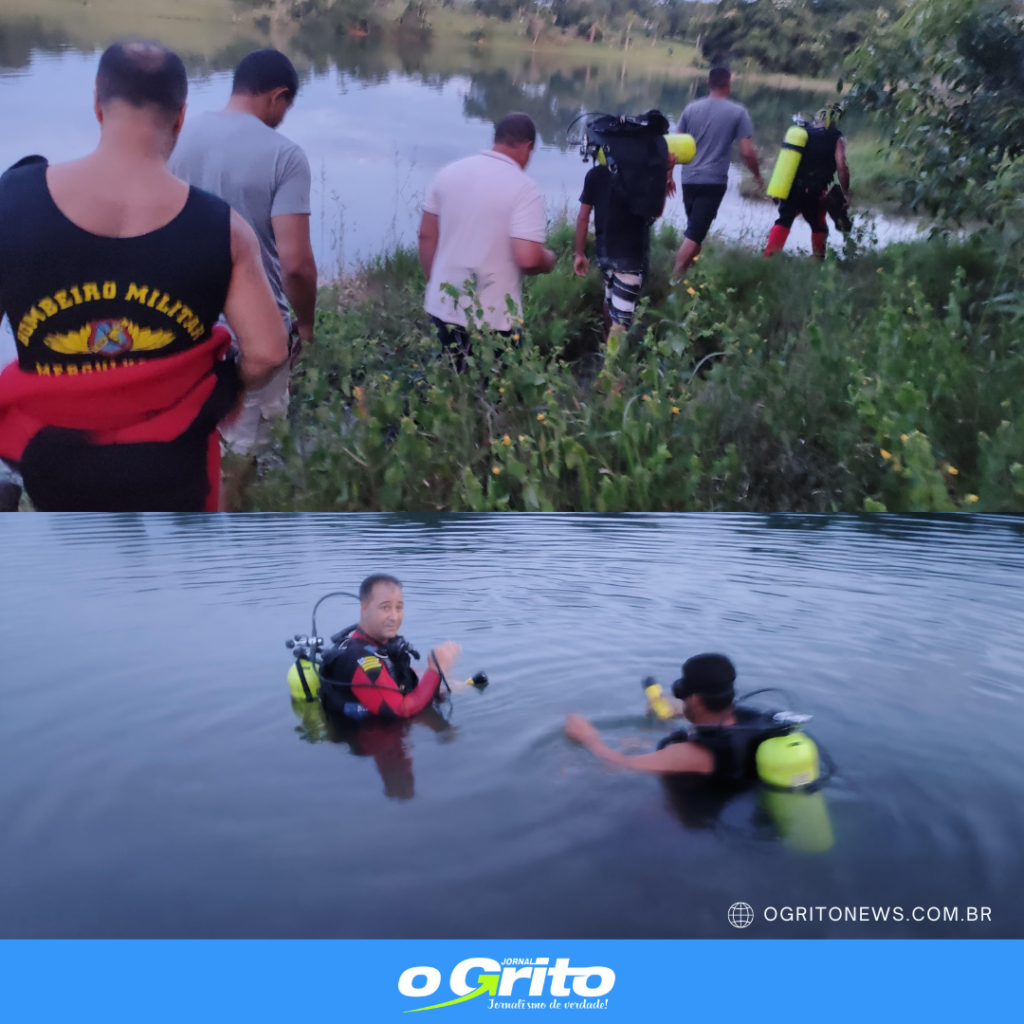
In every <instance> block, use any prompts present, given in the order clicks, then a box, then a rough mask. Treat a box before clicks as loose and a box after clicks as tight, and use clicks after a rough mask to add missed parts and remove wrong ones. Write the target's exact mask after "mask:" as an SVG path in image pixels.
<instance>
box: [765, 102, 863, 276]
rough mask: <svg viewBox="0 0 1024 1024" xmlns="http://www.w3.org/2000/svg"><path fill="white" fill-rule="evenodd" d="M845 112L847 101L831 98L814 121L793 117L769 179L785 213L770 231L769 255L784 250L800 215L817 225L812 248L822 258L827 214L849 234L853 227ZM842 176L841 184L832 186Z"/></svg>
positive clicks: (770, 193) (771, 194) (767, 250)
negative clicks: (842, 124)
mask: <svg viewBox="0 0 1024 1024" xmlns="http://www.w3.org/2000/svg"><path fill="white" fill-rule="evenodd" d="M842 116H843V108H842V106H841V105H840V104H838V103H830V104H828V106H826V107H823V108H822V109H821V110H819V111H818V113H817V114H816V115H815V117H814V120H813V121H811V122H808V121H805V120H803V119H802V118H801V117H799V115H798V116H797V117H794V118H793V122H794V123H793V127H792V128H790V129H789V131H788V132H786V141H785V142H784V143H783V148H782V151H781V152H780V153H779V158H778V160H777V161H776V164H775V170H774V171H773V173H772V177H771V181H770V182H769V183H768V195H769V196H771V197H772V198H773V199H776V200H778V203H779V216H778V219H777V220H776V221H775V224H774V225H773V226H772V229H771V231H770V232H769V234H768V243H767V245H765V248H764V254H765V256H772V255H774V254H775V253H777V252H781V250H782V248H783V247H784V246H785V244H786V240H787V239H788V238H789V232H790V229H791V228H792V227H793V221H794V220H795V219H796V217H797V215H800V216H802V217H803V218H804V220H806V221H807V223H808V224H809V225H810V226H811V251H812V252H813V254H814V255H815V256H819V257H824V255H825V245H826V239H827V238H828V222H827V221H826V220H825V215H826V213H828V214H829V215H830V216H831V217H832V219H833V221H834V222H835V224H836V227H837V228H839V230H840V231H842V232H843V233H844V234H845V233H846V232H848V231H850V230H851V228H852V227H853V225H852V222H851V221H850V217H849V213H848V209H849V206H850V168H849V165H848V164H847V162H846V140H845V139H844V138H843V133H842V132H841V131H840V130H839V127H838V125H839V121H840V119H841V118H842ZM836 177H838V179H839V183H838V185H832V181H833V178H836ZM830 186H831V188H830Z"/></svg>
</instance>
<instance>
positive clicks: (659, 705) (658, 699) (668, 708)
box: [641, 676, 676, 719]
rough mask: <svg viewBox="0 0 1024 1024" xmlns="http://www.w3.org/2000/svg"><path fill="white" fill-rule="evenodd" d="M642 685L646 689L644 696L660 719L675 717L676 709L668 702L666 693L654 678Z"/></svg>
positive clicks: (648, 678)
mask: <svg viewBox="0 0 1024 1024" xmlns="http://www.w3.org/2000/svg"><path fill="white" fill-rule="evenodd" d="M641 685H642V686H643V688H644V695H645V696H646V697H647V700H648V701H649V702H650V705H651V707H652V708H653V709H654V713H655V714H656V715H657V716H658V717H659V718H662V719H665V718H674V717H675V714H676V712H675V708H673V707H672V705H671V704H670V703H669V702H668V700H666V698H665V691H664V690H663V689H662V688H661V687H660V686H659V685H658V684H657V683H656V682H655V681H654V678H653V677H652V676H648V677H647V678H646V679H645V680H644V681H643V683H642V684H641Z"/></svg>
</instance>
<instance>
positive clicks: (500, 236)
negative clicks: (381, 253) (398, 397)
mask: <svg viewBox="0 0 1024 1024" xmlns="http://www.w3.org/2000/svg"><path fill="white" fill-rule="evenodd" d="M424 211H425V212H426V213H428V214H434V215H436V216H437V218H438V224H439V238H438V246H437V253H436V255H435V257H434V261H433V265H432V268H431V274H430V281H429V282H428V284H427V294H426V301H425V302H424V308H425V309H426V311H427V312H428V313H430V314H431V315H432V316H436V317H438V318H439V319H441V320H443V321H445V322H447V323H458V324H462V325H465V323H466V315H465V313H464V312H463V311H462V309H456V308H455V303H454V302H453V300H452V298H451V296H450V295H448V294H447V293H446V292H444V291H442V286H443V285H445V284H448V285H452V286H453V287H455V288H457V289H458V290H459V291H460V292H462V291H464V289H465V282H466V280H467V279H468V280H473V281H475V292H476V298H477V301H478V302H479V304H480V305H481V306H482V307H483V309H484V311H485V319H486V321H487V322H488V323H489V324H490V326H491V327H493V328H495V329H496V330H502V331H504V330H509V329H511V327H512V326H513V325H512V321H511V319H510V318H509V315H508V312H507V299H506V296H510V297H511V298H512V301H513V303H514V304H515V305H516V306H517V307H518V306H520V305H521V298H522V275H521V272H520V270H519V267H518V266H517V265H516V262H515V259H514V258H513V254H512V241H511V240H512V239H513V238H521V239H523V240H525V241H529V242H541V243H543V241H544V239H545V236H546V231H547V223H546V218H545V207H544V196H543V194H542V193H541V191H540V189H539V188H538V187H537V184H536V183H535V182H534V181H533V180H532V179H531V178H529V177H527V175H526V173H525V172H524V171H523V170H522V168H521V167H520V166H519V165H518V164H517V163H516V162H515V161H514V160H513V159H511V157H508V156H505V155H504V154H502V153H498V152H495V151H493V150H487V151H485V152H483V153H479V154H477V155H475V156H470V157H466V158H465V159H463V160H457V161H456V162H455V163H452V164H448V165H447V166H446V167H443V168H442V169H441V171H440V172H439V173H438V175H437V177H436V178H435V179H434V183H433V185H432V186H431V189H430V193H429V195H428V197H427V202H426V203H425V204H424ZM465 304H466V303H465V299H460V306H464V305H465Z"/></svg>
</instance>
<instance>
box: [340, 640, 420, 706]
mask: <svg viewBox="0 0 1024 1024" xmlns="http://www.w3.org/2000/svg"><path fill="white" fill-rule="evenodd" d="M418 684H419V677H418V676H417V675H416V672H415V671H413V668H412V658H411V656H410V653H409V646H408V644H407V643H406V642H405V641H404V639H403V638H402V637H395V638H394V639H393V640H390V641H389V642H388V643H386V644H378V643H376V642H375V641H374V640H372V639H370V638H369V637H367V636H364V635H363V634H362V633H360V632H359V631H358V630H356V629H353V630H350V631H348V632H347V634H346V635H344V636H343V637H342V638H341V639H340V640H339V642H338V643H336V644H335V645H334V646H333V647H332V648H330V650H328V651H327V652H326V653H325V654H324V658H323V664H322V665H321V666H320V699H321V700H322V701H323V704H324V707H325V708H327V710H328V711H334V712H336V713H338V714H345V713H346V712H345V705H346V704H350V703H353V702H359V700H360V698H359V696H358V695H357V693H355V692H353V686H357V687H364V688H365V687H374V688H376V689H379V690H382V691H384V690H386V691H388V696H391V695H394V694H395V693H397V694H398V695H399V696H401V697H405V696H407V695H408V694H410V693H412V692H413V690H415V689H416V687H417V685H418ZM392 699H393V697H392ZM375 713H377V712H375Z"/></svg>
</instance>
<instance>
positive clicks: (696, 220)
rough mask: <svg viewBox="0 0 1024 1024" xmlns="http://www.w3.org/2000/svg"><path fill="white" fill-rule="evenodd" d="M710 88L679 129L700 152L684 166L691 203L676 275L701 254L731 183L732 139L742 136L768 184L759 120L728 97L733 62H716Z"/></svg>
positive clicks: (755, 170)
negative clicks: (757, 145)
mask: <svg viewBox="0 0 1024 1024" xmlns="http://www.w3.org/2000/svg"><path fill="white" fill-rule="evenodd" d="M708 87H709V89H710V92H711V94H710V95H709V96H705V97H704V98H703V99H699V100H694V101H693V103H691V104H689V106H687V108H686V109H685V110H684V111H683V113H682V116H681V117H680V118H679V124H678V126H677V127H676V131H677V132H686V133H687V134H688V135H692V136H693V138H694V141H695V142H696V143H697V155H696V156H695V157H694V158H693V160H692V161H691V162H690V163H689V164H686V165H684V166H683V169H682V175H683V205H684V206H685V208H686V238H685V240H684V241H683V244H682V246H680V249H679V252H678V254H677V255H676V262H675V267H674V268H673V270H672V276H673V277H675V278H681V277H684V276H685V275H686V271H687V269H688V268H689V266H690V264H691V263H693V261H694V260H695V259H696V258H697V254H698V253H699V252H700V247H701V245H702V243H703V242H704V239H705V238H706V237H707V233H708V231H709V230H710V229H711V224H712V222H713V221H714V219H715V217H716V216H717V215H718V207H719V206H720V205H721V202H722V199H723V198H724V196H725V190H726V186H727V185H728V183H729V163H730V160H731V158H732V144H733V142H735V141H736V140H739V144H740V155H741V156H742V157H743V161H744V163H746V165H747V167H749V168H750V171H751V173H752V174H753V175H754V182H755V184H756V185H757V187H758V189H760V188H762V187H763V186H764V182H763V181H762V180H761V169H760V167H759V165H758V161H757V150H755V149H754V143H753V139H752V136H753V134H754V126H753V124H752V123H751V120H750V114H748V113H747V108H746V107H744V106H743V105H742V104H740V103H737V102H736V101H735V100H731V99H729V93H730V91H731V89H732V75H731V73H730V72H729V69H728V68H723V67H715V68H712V69H711V72H710V74H709V75H708Z"/></svg>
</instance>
